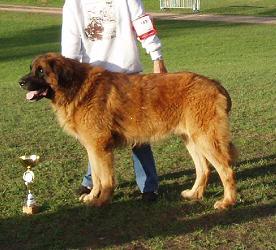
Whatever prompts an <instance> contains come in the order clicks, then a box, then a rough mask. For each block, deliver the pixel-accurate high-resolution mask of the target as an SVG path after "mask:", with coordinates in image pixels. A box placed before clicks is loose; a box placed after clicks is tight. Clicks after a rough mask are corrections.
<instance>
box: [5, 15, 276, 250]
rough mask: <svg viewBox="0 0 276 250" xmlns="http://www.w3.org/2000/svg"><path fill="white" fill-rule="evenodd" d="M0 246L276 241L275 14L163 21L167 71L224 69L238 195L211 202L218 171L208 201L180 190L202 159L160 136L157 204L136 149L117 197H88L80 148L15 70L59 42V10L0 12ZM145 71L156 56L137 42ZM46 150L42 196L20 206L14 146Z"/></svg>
mask: <svg viewBox="0 0 276 250" xmlns="http://www.w3.org/2000/svg"><path fill="white" fill-rule="evenodd" d="M0 23H1V28H0V41H1V47H0V75H1V79H0V131H1V133H0V139H1V144H0V152H1V156H0V157H1V158H0V159H1V165H0V176H1V179H0V211H1V212H0V249H79V248H91V249H96V248H104V249H275V247H276V242H275V236H276V235H275V226H276V220H275V219H276V218H275V211H276V204H275V197H276V184H275V183H276V178H275V177H276V172H275V169H276V137H275V133H276V130H275V124H276V117H275V109H276V100H275V97H276V84H275V79H276V74H275V68H276V61H275V53H274V52H275V51H276V44H275V39H276V29H275V27H274V26H269V25H241V24H225V23H203V22H187V21H185V22H181V21H159V22H158V23H157V26H158V30H159V34H160V38H161V39H162V42H163V48H164V57H165V59H166V62H167V66H168V69H169V71H180V70H190V71H195V72H198V73H201V74H204V75H207V76H210V77H212V78H216V79H219V80H220V81H221V82H223V83H224V86H225V87H226V88H227V89H228V90H229V92H230V95H231V96H232V100H233V110H232V114H231V123H232V132H233V137H234V141H235V143H236V145H237V146H238V148H239V150H240V155H241V156H240V160H239V162H238V164H237V165H236V166H235V171H236V173H237V181H238V190H239V203H238V204H237V206H236V207H235V208H233V209H231V210H230V211H227V212H222V213H220V212H217V211H215V210H214V209H213V204H214V202H215V201H216V200H217V199H219V198H220V197H221V196H222V194H223V188H222V186H221V184H220V181H219V179H218V177H217V174H216V173H215V172H213V174H212V177H211V181H210V185H209V186H208V189H207V192H206V197H205V199H204V201H202V202H188V201H183V200H181V199H180V198H179V193H180V192H181V190H183V189H186V188H190V187H191V186H192V184H193V181H194V178H195V171H194V168H193V165H192V162H191V159H190V157H189V156H188V154H187V152H186V150H185V149H183V147H182V144H181V142H180V140H178V139H177V138H171V139H169V140H166V141H163V142H161V143H160V144H156V145H154V146H153V149H154V154H155V158H156V161H157V166H158V172H159V176H160V190H159V192H160V198H159V201H158V202H157V203H156V204H152V205H145V204H142V203H141V202H140V201H139V192H138V190H137V187H136V185H135V182H134V174H133V169H132V164H131V160H130V153H129V150H127V149H126V150H120V151H117V152H116V173H117V178H118V180H119V185H118V187H117V189H116V192H115V196H114V200H113V203H112V204H111V205H109V206H108V207H105V208H100V209H97V208H90V207H85V206H83V205H82V204H80V203H79V202H78V199H77V197H76V196H75V195H74V189H75V188H76V187H78V185H79V184H80V181H81V178H82V175H83V173H84V172H85V169H86V163H87V157H86V153H85V151H84V149H83V148H82V147H81V146H80V145H79V144H78V143H77V142H76V141H75V140H74V139H73V138H71V137H69V136H67V135H66V134H64V133H63V132H62V129H61V128H59V126H58V124H57V122H56V119H55V116H54V114H53V112H52V110H51V108H50V107H49V102H48V101H47V100H42V101H40V102H38V103H27V102H26V101H25V93H24V91H22V90H21V89H20V88H19V86H18V83H17V82H18V79H19V78H20V77H21V76H22V75H24V74H25V73H27V72H28V70H29V64H30V62H31V60H32V59H33V58H34V56H36V55H38V54H41V53H44V52H47V51H59V50H60V23H61V17H60V16H50V15H38V14H22V13H21V14H20V13H17V14H14V13H4V12H1V15H0ZM141 55H142V60H143V64H144V65H145V71H146V72H150V71H151V67H152V63H151V62H150V60H149V58H148V56H146V55H145V53H144V52H143V51H141ZM31 153H36V154H39V155H41V157H42V162H41V163H40V164H39V165H38V166H37V167H36V168H35V170H34V171H35V174H36V179H35V187H34V194H35V195H36V198H37V201H38V202H39V203H40V204H41V206H42V212H41V213H39V214H37V215H35V216H31V217H28V216H23V215H22V213H21V209H22V201H23V199H24V197H25V186H24V183H23V180H22V174H23V172H24V169H23V167H22V166H21V165H20V163H19V161H18V157H19V156H21V155H23V154H31Z"/></svg>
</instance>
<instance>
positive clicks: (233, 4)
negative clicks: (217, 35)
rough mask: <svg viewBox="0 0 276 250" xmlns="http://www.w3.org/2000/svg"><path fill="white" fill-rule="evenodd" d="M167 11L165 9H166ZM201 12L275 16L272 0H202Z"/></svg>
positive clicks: (48, 1)
mask: <svg viewBox="0 0 276 250" xmlns="http://www.w3.org/2000/svg"><path fill="white" fill-rule="evenodd" d="M143 2H144V5H145V8H146V9H147V10H148V11H160V4H159V0H144V1H143ZM0 3H6V4H11V3H15V4H24V5H28V4H29V5H39V6H54V7H61V6H62V5H63V3H64V1H61V0H24V1H23V0H12V1H10V0H0ZM166 11H167V10H166ZM171 11H173V12H177V13H191V10H189V9H184V10H183V9H180V10H171ZM201 12H202V13H215V14H227V15H229V14H231V15H253V16H276V3H275V1H274V0H224V1H221V0H207V1H206V0H203V1H201Z"/></svg>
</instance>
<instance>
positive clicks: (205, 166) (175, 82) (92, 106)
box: [20, 53, 236, 209]
mask: <svg viewBox="0 0 276 250" xmlns="http://www.w3.org/2000/svg"><path fill="white" fill-rule="evenodd" d="M20 85H21V86H22V87H23V88H24V89H26V90H28V91H29V92H28V94H27V99H29V100H39V99H41V98H43V97H46V98H49V99H51V100H52V105H53V107H54V109H55V111H56V114H57V117H58V120H59V122H60V125H61V126H62V127H63V128H65V130H66V131H67V132H69V134H71V135H73V136H74V137H76V138H77V139H78V140H79V141H80V143H81V144H82V145H83V146H84V147H85V148H86V150H87V152H88V157H89V161H90V162H91V163H92V165H93V171H92V173H93V174H92V178H93V189H92V191H91V193H90V194H87V195H82V196H81V197H80V200H81V201H83V202H85V203H87V204H92V205H95V206H101V205H104V204H107V203H109V202H110V201H111V197H112V194H113V191H114V187H115V180H114V168H113V149H114V148H115V147H116V146H118V145H119V144H124V143H128V144H130V145H133V144H142V143H148V142H153V141H157V140H159V139H162V138H165V137H167V136H168V135H170V134H176V135H180V136H181V137H182V139H183V141H184V143H185V144H186V147H187V149H188V151H189V153H190V155H191V157H192V158H193V161H194V164H195V167H196V180H195V183H194V185H193V187H192V189H190V190H185V191H183V192H182V193H181V195H182V196H183V197H185V198H188V199H201V198H202V197H203V193H204V191H205V188H206V185H207V181H208V177H209V174H210V167H209V164H212V165H213V166H214V167H215V169H216V170H217V172H218V174H219V176H220V178H221V181H222V184H223V187H224V198H223V199H221V200H219V201H217V202H216V203H215V205H214V207H215V208H217V209H225V208H227V207H229V206H231V205H234V204H235V203H236V183H235V178H234V173H233V170H232V169H231V167H230V165H231V163H232V162H233V160H234V158H235V155H236V150H235V147H234V145H233V144H232V143H231V138H230V130H229V120H228V113H229V111H230V108H231V99H230V97H229V95H228V93H227V91H226V90H225V89H224V88H223V87H222V86H221V85H220V84H219V83H218V82H217V81H214V80H210V79H208V78H206V77H204V76H200V75H197V74H194V73H190V72H183V73H169V74H145V75H143V74H135V75H127V74H122V73H112V72H109V71H107V70H105V69H102V68H99V67H93V66H91V65H89V64H82V63H79V62H77V61H75V60H71V59H67V58H64V57H63V56H61V55H59V54H54V53H48V54H46V55H42V56H40V57H38V58H36V59H35V60H34V61H33V63H32V65H31V72H30V73H29V74H28V75H26V76H24V77H23V78H21V80H20Z"/></svg>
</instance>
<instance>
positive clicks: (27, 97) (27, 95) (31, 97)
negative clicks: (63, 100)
mask: <svg viewBox="0 0 276 250" xmlns="http://www.w3.org/2000/svg"><path fill="white" fill-rule="evenodd" d="M37 94H38V91H30V92H28V93H27V94H26V99H27V100H29V101H30V100H32V99H33V98H34V97H35V96H36V95H37Z"/></svg>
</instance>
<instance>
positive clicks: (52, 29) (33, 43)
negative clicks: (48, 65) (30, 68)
mask: <svg viewBox="0 0 276 250" xmlns="http://www.w3.org/2000/svg"><path fill="white" fill-rule="evenodd" d="M60 29H61V27H60V26H58V25H54V26H49V27H45V28H43V29H42V28H41V29H29V30H20V31H18V32H17V33H16V34H14V35H13V36H8V37H1V38H0V44H1V54H0V61H2V62H3V61H9V60H17V59H20V58H24V57H34V56H37V55H39V54H43V53H46V52H49V51H56V50H57V45H58V47H59V46H60Z"/></svg>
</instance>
